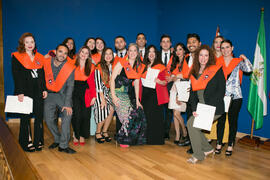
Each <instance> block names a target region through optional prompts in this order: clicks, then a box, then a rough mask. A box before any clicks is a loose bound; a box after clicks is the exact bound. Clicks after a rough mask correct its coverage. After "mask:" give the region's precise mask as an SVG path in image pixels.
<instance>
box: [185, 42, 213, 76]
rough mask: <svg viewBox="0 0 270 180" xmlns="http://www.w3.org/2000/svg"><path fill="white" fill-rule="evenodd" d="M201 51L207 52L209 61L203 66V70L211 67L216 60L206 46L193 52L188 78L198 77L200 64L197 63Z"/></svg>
mask: <svg viewBox="0 0 270 180" xmlns="http://www.w3.org/2000/svg"><path fill="white" fill-rule="evenodd" d="M201 50H207V51H208V52H209V59H208V62H207V63H206V65H205V68H204V69H206V68H208V67H209V66H211V65H215V64H216V58H215V55H214V52H213V50H212V49H211V48H210V47H209V46H208V45H202V46H201V47H199V48H198V49H197V50H196V52H195V56H194V60H193V65H192V68H191V71H190V73H189V76H190V75H193V76H194V77H196V78H197V77H198V76H199V71H200V67H201V65H200V62H199V55H200V52H201Z"/></svg>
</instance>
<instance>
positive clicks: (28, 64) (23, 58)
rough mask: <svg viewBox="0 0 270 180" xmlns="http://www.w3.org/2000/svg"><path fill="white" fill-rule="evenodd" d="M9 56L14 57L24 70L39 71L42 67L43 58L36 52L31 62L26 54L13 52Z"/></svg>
mask: <svg viewBox="0 0 270 180" xmlns="http://www.w3.org/2000/svg"><path fill="white" fill-rule="evenodd" d="M11 55H12V56H14V57H15V58H16V59H17V60H18V61H19V62H20V63H21V64H22V65H23V67H25V68H26V69H41V68H42V67H43V62H44V56H43V55H42V54H40V53H38V52H37V53H36V54H35V57H34V60H33V61H31V59H30V57H29V55H28V54H27V53H19V52H14V53H12V54H11Z"/></svg>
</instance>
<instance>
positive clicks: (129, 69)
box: [119, 58, 145, 79]
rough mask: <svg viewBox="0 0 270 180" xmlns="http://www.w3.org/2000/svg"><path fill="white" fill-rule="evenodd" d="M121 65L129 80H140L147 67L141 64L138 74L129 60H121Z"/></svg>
mask: <svg viewBox="0 0 270 180" xmlns="http://www.w3.org/2000/svg"><path fill="white" fill-rule="evenodd" d="M119 62H120V64H121V65H122V66H123V68H124V70H125V73H126V75H127V78H129V79H140V78H141V75H142V72H143V70H144V68H145V65H144V64H141V65H140V66H139V67H138V72H136V71H135V70H134V69H133V68H132V67H131V65H130V64H129V62H128V59H127V58H125V59H124V58H122V59H120V60H119Z"/></svg>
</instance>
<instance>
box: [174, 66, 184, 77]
mask: <svg viewBox="0 0 270 180" xmlns="http://www.w3.org/2000/svg"><path fill="white" fill-rule="evenodd" d="M179 66H180V64H177V65H176V67H175V69H174V70H173V72H172V74H173V75H175V76H177V75H178V74H182V71H179Z"/></svg>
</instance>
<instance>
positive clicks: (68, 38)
mask: <svg viewBox="0 0 270 180" xmlns="http://www.w3.org/2000/svg"><path fill="white" fill-rule="evenodd" d="M68 40H72V41H73V49H71V50H68V57H70V58H71V59H73V57H74V55H75V54H76V45H75V41H74V39H72V38H71V37H67V38H66V39H65V40H64V41H63V42H62V44H66V43H67V42H68Z"/></svg>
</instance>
